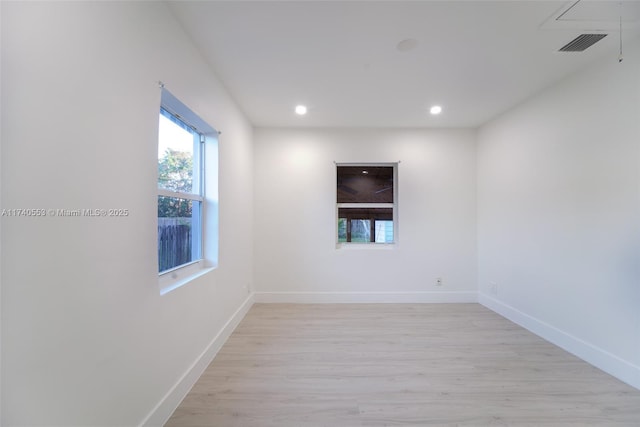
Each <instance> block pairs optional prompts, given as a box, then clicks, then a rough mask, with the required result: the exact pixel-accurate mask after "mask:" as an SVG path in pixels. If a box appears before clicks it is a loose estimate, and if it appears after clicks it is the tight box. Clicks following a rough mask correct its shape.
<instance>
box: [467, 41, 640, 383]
mask: <svg viewBox="0 0 640 427" xmlns="http://www.w3.org/2000/svg"><path fill="white" fill-rule="evenodd" d="M625 56H626V59H625V60H624V62H623V63H622V64H618V62H617V61H616V58H615V57H614V56H611V57H609V58H606V59H605V60H603V61H602V62H600V63H598V64H594V66H593V67H592V68H590V69H588V70H586V71H584V72H582V73H580V74H577V75H575V76H572V77H570V78H568V79H566V80H565V81H562V82H561V83H559V84H557V85H555V86H553V87H551V88H549V89H548V90H546V91H544V92H543V93H542V94H540V95H539V96H537V97H535V98H534V99H532V100H530V101H528V102H527V103H525V104H524V105H521V106H520V107H518V108H515V109H514V110H512V111H510V112H508V113H507V114H505V115H504V116H502V117H500V118H498V119H496V120H494V121H493V122H491V123H489V124H487V125H485V126H483V127H482V128H481V129H480V130H479V134H478V144H479V146H478V231H479V232H478V241H479V244H478V248H479V257H478V259H479V266H478V270H479V271H478V273H479V275H478V285H479V290H480V292H481V294H482V295H481V302H483V303H485V304H487V305H489V306H490V307H492V308H494V309H496V310H498V311H499V312H501V313H503V314H505V315H507V316H509V317H511V318H513V319H514V320H516V321H518V322H519V323H521V324H524V325H525V326H527V327H529V328H531V329H533V330H535V331H536V332H537V333H539V334H541V335H542V336H544V337H546V338H548V339H550V340H552V341H554V342H556V343H558V344H560V345H561V346H563V347H565V348H567V349H569V350H571V351H573V352H574V353H576V354H578V355H580V356H581V357H583V358H586V359H587V360H588V361H590V362H592V363H594V364H596V365H597V366H599V367H601V368H603V369H605V370H607V371H609V372H610V373H613V374H615V375H617V376H619V377H620V378H622V379H623V380H625V381H627V382H629V383H632V384H634V385H635V386H636V387H640V368H639V366H640V191H639V184H640V78H639V76H640V49H638V45H637V44H636V45H635V46H631V45H629V46H627V47H626V55H625ZM559 60H560V58H559ZM490 282H494V283H496V285H497V294H496V293H495V291H492V289H491V284H490Z"/></svg>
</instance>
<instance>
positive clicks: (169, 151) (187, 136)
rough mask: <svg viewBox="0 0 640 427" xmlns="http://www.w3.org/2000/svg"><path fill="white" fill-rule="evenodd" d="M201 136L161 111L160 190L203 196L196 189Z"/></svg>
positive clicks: (159, 137)
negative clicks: (195, 174)
mask: <svg viewBox="0 0 640 427" xmlns="http://www.w3.org/2000/svg"><path fill="white" fill-rule="evenodd" d="M199 141H200V135H199V134H198V133H197V132H195V131H193V130H191V129H190V128H189V127H188V126H187V125H186V124H184V123H182V122H181V121H180V120H179V119H177V118H176V117H174V116H172V115H171V114H170V113H168V112H166V111H165V110H162V111H161V113H160V121H159V133H158V188H162V189H165V190H171V191H180V192H184V193H197V194H200V189H199V188H197V185H194V184H195V183H194V168H195V170H196V171H197V170H198V164H197V160H198V157H199V156H198V155H197V154H198V153H197V152H196V150H195V148H197V147H198V144H199Z"/></svg>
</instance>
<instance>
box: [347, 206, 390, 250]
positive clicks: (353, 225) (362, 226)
mask: <svg viewBox="0 0 640 427" xmlns="http://www.w3.org/2000/svg"><path fill="white" fill-rule="evenodd" d="M371 225H373V226H374V229H373V230H372V229H371ZM372 233H374V234H373V237H374V239H373V240H372V239H371V236H372ZM372 241H373V242H376V243H393V208H339V209H338V242H353V243H358V242H359V243H367V242H372Z"/></svg>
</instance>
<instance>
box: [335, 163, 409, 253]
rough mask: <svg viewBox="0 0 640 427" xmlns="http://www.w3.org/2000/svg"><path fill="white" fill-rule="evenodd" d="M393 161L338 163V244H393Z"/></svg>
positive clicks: (394, 178) (394, 228)
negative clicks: (390, 162) (381, 162)
mask: <svg viewBox="0 0 640 427" xmlns="http://www.w3.org/2000/svg"><path fill="white" fill-rule="evenodd" d="M395 182H396V164H387V165H381V164H360V165H340V164H339V165H337V191H336V193H337V213H338V227H337V229H338V243H394V242H395V238H396V227H395V211H396V201H395V200H396V199H395V197H396V193H397V192H396V191H395Z"/></svg>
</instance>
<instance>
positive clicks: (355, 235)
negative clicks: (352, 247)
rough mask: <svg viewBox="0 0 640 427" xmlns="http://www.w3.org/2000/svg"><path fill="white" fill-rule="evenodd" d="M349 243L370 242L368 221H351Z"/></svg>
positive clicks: (369, 224)
mask: <svg viewBox="0 0 640 427" xmlns="http://www.w3.org/2000/svg"><path fill="white" fill-rule="evenodd" d="M351 241H352V242H354V243H368V242H370V241H371V221H369V220H368V219H352V220H351Z"/></svg>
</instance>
